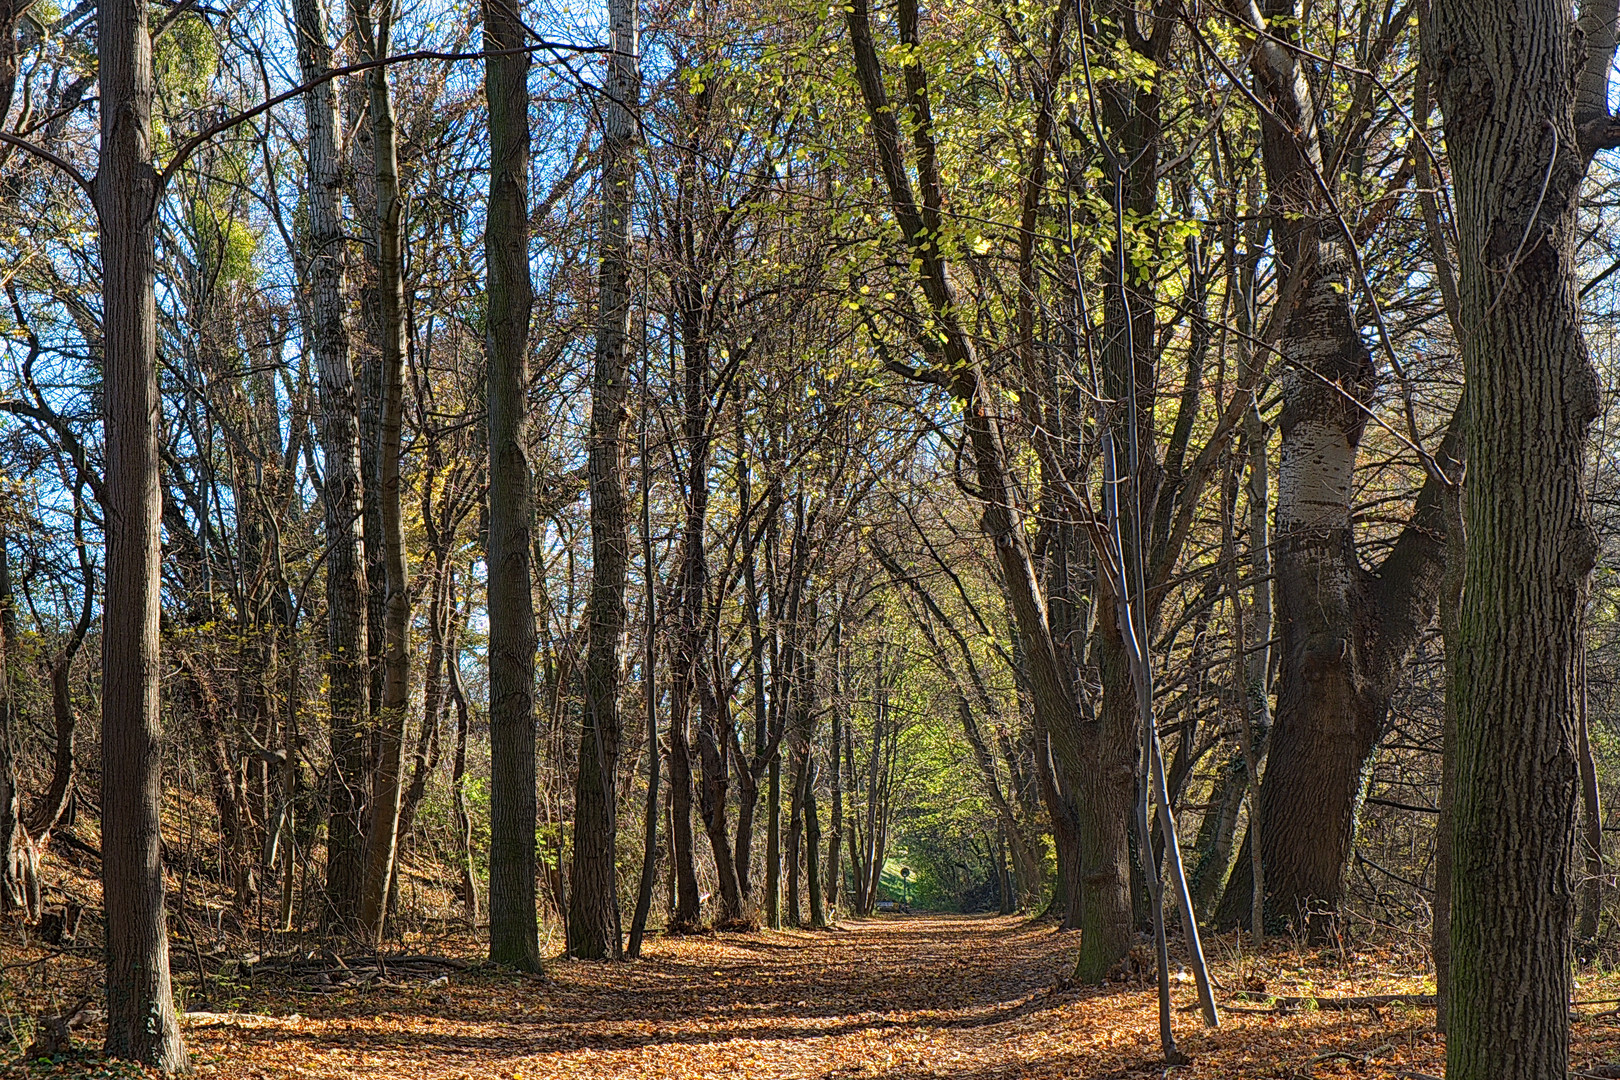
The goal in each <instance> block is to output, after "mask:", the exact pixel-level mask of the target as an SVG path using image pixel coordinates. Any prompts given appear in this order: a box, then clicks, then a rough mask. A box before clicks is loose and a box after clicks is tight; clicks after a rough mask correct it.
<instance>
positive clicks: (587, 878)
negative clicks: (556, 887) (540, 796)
mask: <svg viewBox="0 0 1620 1080" xmlns="http://www.w3.org/2000/svg"><path fill="white" fill-rule="evenodd" d="M636 24H637V4H636V0H611V2H610V3H609V4H608V34H609V39H610V41H611V44H612V46H613V52H612V54H611V56H610V57H609V60H608V71H607V78H606V80H605V83H604V87H605V90H606V93H605V94H604V95H603V98H602V105H601V109H602V181H601V199H602V214H601V222H600V236H599V240H598V243H599V253H600V254H599V258H600V262H599V264H598V271H597V324H596V358H595V365H594V367H593V369H592V376H591V428H590V443H589V466H590V492H591V567H592V569H591V593H590V600H589V602H588V610H587V616H586V617H587V621H588V623H589V628H588V631H587V634H588V641H587V645H586V658H585V710H584V726H583V729H582V730H581V732H580V743H579V776H578V781H577V783H576V785H575V788H574V867H573V894H572V896H571V897H570V900H569V913H568V949H569V952H571V953H572V954H573V955H575V956H579V957H585V958H589V959H601V958H604V957H612V958H614V959H618V958H619V956H620V953H621V950H622V946H621V943H620V937H619V888H618V873H617V867H616V860H615V854H614V853H615V840H616V834H617V829H618V822H617V817H618V815H617V812H616V810H617V802H618V800H617V794H616V783H617V777H618V767H619V737H620V731H619V728H620V721H619V674H620V664H619V647H620V643H621V639H622V638H623V637H624V620H625V599H624V593H625V583H626V581H627V579H628V575H629V565H630V532H629V521H628V519H627V516H626V503H625V492H624V459H625V452H624V422H625V412H626V408H625V400H626V395H627V385H628V384H627V376H626V370H627V365H626V352H627V345H628V338H629V331H630V218H631V213H632V211H633V209H634V205H635V148H636V126H635V113H634V110H635V109H636V106H637V101H638V99H639V96H640V93H641V66H640V56H639V49H640V44H639V41H638V30H637V25H636Z"/></svg>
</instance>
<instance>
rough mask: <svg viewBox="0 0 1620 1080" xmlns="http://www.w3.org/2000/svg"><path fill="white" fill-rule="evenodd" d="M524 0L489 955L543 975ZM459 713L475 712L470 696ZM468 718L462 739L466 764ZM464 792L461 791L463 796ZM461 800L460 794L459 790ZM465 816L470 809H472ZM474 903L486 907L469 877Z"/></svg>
mask: <svg viewBox="0 0 1620 1080" xmlns="http://www.w3.org/2000/svg"><path fill="white" fill-rule="evenodd" d="M524 42H525V37H524V26H523V16H522V7H521V5H520V3H519V0H486V3H485V5H484V46H485V48H487V49H489V50H490V51H491V52H492V53H502V54H503V55H492V56H488V57H486V58H485V60H484V92H485V97H486V98H487V100H488V103H489V137H490V183H489V190H490V196H489V209H488V212H487V221H486V224H485V229H484V261H485V265H486V268H487V273H488V275H489V328H488V331H487V334H486V337H485V353H486V356H487V359H488V374H487V378H488V389H487V398H488V409H489V532H488V535H489V539H488V548H487V550H486V552H485V559H486V562H487V564H488V566H489V741H490V798H489V818H490V821H489V832H490V850H489V958H490V960H491V961H493V962H494V963H497V964H504V965H507V966H510V967H514V968H517V969H519V970H521V971H539V970H540V940H539V931H538V924H539V913H538V911H537V909H536V906H535V884H534V879H535V854H534V850H535V816H536V796H535V730H534V678H535V673H534V654H535V625H534V595H533V588H534V586H533V583H532V581H531V570H530V562H529V560H530V558H531V553H532V549H533V545H532V536H531V529H532V523H531V521H530V518H531V516H532V514H533V496H532V493H531V490H530V471H529V456H528V454H529V446H528V415H529V410H528V388H529V360H528V356H529V347H528V342H529V314H530V310H531V309H532V307H533V304H534V289H533V285H532V284H531V283H530V279H529V209H528V207H529V56H528V54H527V53H525V52H510V51H507V50H514V49H521V48H522V47H523V44H524ZM454 662H455V661H452V663H454ZM453 685H454V686H455V689H456V690H457V691H458V700H457V702H456V708H457V710H458V714H459V711H460V710H463V709H464V708H465V705H464V704H463V702H462V701H461V700H460V698H459V690H460V684H459V680H458V681H457V682H456V683H454V684H453ZM465 724H466V721H465V718H464V717H462V718H461V720H460V725H461V728H460V730H458V732H457V757H458V760H461V759H462V758H463V754H462V750H461V747H462V745H463V743H464V739H465V733H464V729H465ZM458 792H459V789H458ZM458 798H460V796H459V794H458ZM463 813H465V811H463ZM467 877H468V880H467V883H466V884H467V906H468V910H469V912H476V910H477V902H476V899H475V890H474V888H473V882H472V881H471V873H470V867H469V872H468V874H467Z"/></svg>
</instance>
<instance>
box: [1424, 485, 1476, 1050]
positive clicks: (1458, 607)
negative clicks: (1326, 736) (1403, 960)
mask: <svg viewBox="0 0 1620 1080" xmlns="http://www.w3.org/2000/svg"><path fill="white" fill-rule="evenodd" d="M1461 481H1462V473H1461V470H1460V469H1459V470H1457V471H1456V472H1455V473H1454V474H1453V483H1452V486H1451V488H1450V489H1449V490H1447V491H1446V492H1445V496H1444V504H1445V510H1446V575H1445V580H1444V582H1442V584H1441V587H1440V638H1441V642H1442V644H1443V647H1444V649H1445V669H1444V677H1445V681H1446V685H1445V703H1444V705H1443V706H1442V713H1441V721H1440V724H1441V728H1440V805H1439V810H1440V814H1439V816H1438V817H1437V818H1436V819H1435V838H1434V931H1433V934H1432V935H1431V941H1432V944H1433V953H1434V988H1435V1014H1434V1027H1435V1030H1436V1031H1438V1032H1440V1033H1441V1034H1444V1033H1445V1031H1446V1020H1447V1017H1448V1016H1449V1015H1450V1009H1451V830H1452V813H1451V807H1452V802H1453V800H1454V798H1455V796H1456V790H1457V694H1458V687H1457V676H1458V674H1459V672H1460V670H1461V651H1462V638H1461V636H1460V632H1461V626H1460V624H1459V623H1458V618H1459V616H1460V615H1461V614H1462V593H1463V578H1464V575H1465V574H1466V572H1467V565H1468V547H1467V544H1466V542H1465V537H1466V535H1467V534H1466V533H1465V531H1464V526H1463V518H1462V513H1463V507H1462V488H1461V486H1460V484H1461Z"/></svg>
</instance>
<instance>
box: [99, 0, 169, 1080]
mask: <svg viewBox="0 0 1620 1080" xmlns="http://www.w3.org/2000/svg"><path fill="white" fill-rule="evenodd" d="M97 24H98V25H97V52H98V55H99V57H100V63H101V69H100V71H101V73H100V85H101V109H100V111H101V158H100V171H99V173H98V174H97V176H96V179H95V192H96V217H97V221H98V224H99V227H100V250H101V269H102V325H103V331H104V336H103V340H102V348H103V353H102V370H103V373H104V380H105V381H104V391H103V394H104V397H103V409H104V412H103V425H104V440H105V448H106V449H105V453H106V465H105V469H106V472H105V476H106V503H105V505H104V506H103V511H104V513H105V520H106V545H107V554H106V575H107V578H106V580H107V597H106V603H105V605H104V608H103V612H102V645H101V746H102V770H101V830H102V847H101V850H102V893H103V905H104V907H105V910H106V918H107V955H106V980H107V1040H106V1048H105V1049H106V1053H107V1055H108V1056H109V1057H115V1058H126V1059H130V1060H133V1061H137V1062H140V1063H141V1064H143V1065H146V1066H149V1067H151V1068H155V1069H157V1070H159V1071H161V1072H165V1073H170V1072H182V1071H186V1070H189V1069H190V1067H191V1061H190V1058H189V1056H188V1055H187V1053H186V1047H185V1044H184V1043H183V1042H182V1041H181V1038H180V1025H179V1022H178V1021H177V1019H176V1017H175V1011H174V994H173V992H172V990H171V988H170V983H169V932H168V921H167V917H166V915H165V912H164V907H163V894H164V888H163V858H162V851H161V848H162V824H161V819H160V811H161V809H162V805H163V751H162V739H163V728H162V723H161V718H160V716H159V714H158V675H159V671H160V662H159V658H158V619H159V612H160V592H159V586H160V576H159V546H160V530H159V516H160V510H161V497H160V494H159V488H158V484H159V463H158V434H159V427H160V424H161V420H162V413H161V408H162V406H161V403H160V401H159V398H158V379H157V306H156V299H155V296H154V276H155V270H154V264H155V252H154V242H155V235H154V228H155V224H156V220H157V201H158V196H159V191H158V177H157V174H156V172H155V171H154V170H153V167H152V159H153V155H152V39H151V35H150V33H149V31H148V26H147V6H146V5H145V4H144V3H142V2H140V0H103V2H102V3H101V5H100V7H99V9H98V16H97Z"/></svg>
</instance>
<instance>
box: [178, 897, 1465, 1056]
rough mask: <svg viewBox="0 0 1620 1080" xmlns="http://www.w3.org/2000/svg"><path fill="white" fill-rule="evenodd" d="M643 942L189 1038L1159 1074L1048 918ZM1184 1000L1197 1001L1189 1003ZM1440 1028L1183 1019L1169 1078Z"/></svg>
mask: <svg viewBox="0 0 1620 1080" xmlns="http://www.w3.org/2000/svg"><path fill="white" fill-rule="evenodd" d="M647 945H648V948H647V954H648V955H647V956H646V958H645V959H643V960H641V961H639V962H636V963H630V964H606V963H589V962H582V961H554V962H552V963H551V964H549V965H548V967H547V978H546V980H544V981H539V980H532V981H531V980H518V979H514V978H512V977H511V976H502V975H493V974H483V973H479V972H468V973H466V974H464V975H458V976H456V977H454V978H452V980H451V981H450V983H449V985H447V986H438V987H432V986H426V985H412V986H404V987H398V988H392V989H384V990H375V991H371V992H369V993H367V994H364V995H361V996H358V997H354V996H348V997H344V998H339V997H337V996H335V995H328V996H320V997H317V996H307V995H306V996H303V997H296V998H295V997H289V996H287V995H286V993H285V992H279V993H278V992H277V991H274V990H270V989H265V990H262V991H259V992H258V993H256V994H255V995H254V1000H251V1001H247V1002H244V1003H243V1004H244V1006H245V1007H246V1008H247V1009H253V1008H254V1007H255V1006H257V1007H259V1008H261V1009H267V1010H270V1011H279V1012H283V1013H290V1012H291V1011H292V1010H293V1009H299V1010H301V1012H300V1013H299V1014H296V1015H283V1016H263V1017H259V1016H248V1015H246V1014H245V1013H240V1012H239V1013H232V1014H227V1015H226V1016H220V1017H219V1018H218V1019H217V1020H198V1021H194V1022H192V1023H190V1024H188V1025H187V1039H188V1042H189V1043H190V1044H191V1046H192V1048H193V1053H194V1054H195V1055H196V1056H197V1058H198V1061H199V1064H200V1069H199V1071H200V1072H201V1073H202V1074H203V1075H205V1076H221V1077H233V1078H235V1077H243V1078H246V1077H255V1078H269V1077H274V1078H277V1080H280V1078H283V1077H289V1078H290V1077H384V1078H388V1080H405V1078H412V1077H434V1078H446V1080H448V1078H452V1077H467V1078H484V1077H499V1078H514V1080H516V1078H524V1080H539V1078H560V1077H590V1078H604V1080H607V1078H618V1077H627V1078H643V1077H660V1078H670V1080H677V1078H688V1077H709V1078H725V1080H749V1078H754V1077H761V1078H766V1077H768V1078H790V1077H791V1078H806V1080H810V1078H814V1080H855V1078H857V1077H862V1078H865V1077H875V1078H882V1080H901V1078H907V1080H909V1078H918V1080H991V1078H1004V1077H1007V1078H1010V1077H1050V1078H1058V1077H1064V1078H1072V1080H1124V1078H1126V1077H1149V1076H1152V1077H1159V1076H1163V1075H1165V1072H1164V1067H1163V1065H1162V1063H1161V1062H1160V1059H1159V1053H1158V1039H1157V1027H1156V1022H1157V1021H1156V1012H1155V997H1154V993H1153V990H1152V987H1151V986H1148V985H1144V984H1142V983H1132V984H1129V985H1122V986H1116V987H1110V988H1106V989H1102V990H1095V989H1079V988H1060V986H1059V982H1060V977H1061V974H1062V973H1063V972H1065V971H1067V970H1068V969H1069V966H1070V965H1071V964H1072V963H1073V959H1074V950H1075V948H1076V946H1077V945H1078V938H1077V936H1075V935H1073V934H1059V933H1057V932H1056V931H1055V930H1054V929H1053V928H1052V927H1051V926H1050V925H1049V924H1030V923H1028V922H1027V921H1026V920H1023V919H1020V918H1016V917H1011V918H984V917H961V916H958V917H950V916H894V917H880V918H875V919H850V920H845V921H843V923H842V924H841V925H840V927H839V928H838V929H836V930H830V931H825V932H809V931H785V932H761V933H758V934H721V935H714V936H704V937H694V938H678V939H666V938H652V939H649V941H648V942H647ZM1176 997H1177V1003H1178V1005H1184V1004H1190V1003H1191V1002H1192V1001H1193V1000H1194V999H1193V992H1192V987H1191V986H1190V985H1187V986H1179V987H1178V988H1177V992H1176ZM1432 1020H1433V1015H1432V1012H1430V1011H1427V1010H1424V1011H1421V1012H1420V1011H1417V1010H1411V1011H1410V1012H1407V1013H1401V1014H1400V1015H1387V1016H1384V1017H1378V1018H1373V1017H1370V1016H1368V1015H1365V1014H1357V1015H1347V1014H1343V1013H1300V1014H1295V1015H1293V1016H1287V1017H1279V1016H1273V1015H1267V1016H1259V1015H1239V1014H1232V1015H1230V1016H1228V1018H1227V1021H1226V1023H1224V1024H1223V1028H1222V1030H1221V1031H1219V1032H1214V1033H1208V1034H1206V1033H1205V1032H1203V1030H1202V1029H1201V1027H1200V1025H1199V1023H1198V1020H1197V1018H1196V1016H1195V1015H1194V1014H1193V1013H1191V1012H1180V1013H1178V1014H1177V1017H1176V1027H1177V1030H1178V1032H1179V1033H1180V1036H1181V1038H1182V1039H1183V1043H1184V1046H1185V1048H1186V1049H1187V1050H1189V1051H1191V1052H1193V1053H1194V1054H1195V1056H1196V1057H1197V1059H1198V1060H1197V1062H1196V1063H1195V1065H1194V1066H1193V1067H1191V1068H1190V1069H1177V1070H1174V1072H1173V1074H1172V1075H1174V1076H1175V1077H1178V1078H1186V1077H1210V1078H1216V1077H1219V1078H1229V1077H1243V1076H1268V1077H1271V1076H1277V1075H1279V1073H1278V1071H1277V1070H1278V1068H1279V1066H1281V1065H1282V1064H1283V1063H1284V1062H1287V1061H1294V1062H1298V1063H1300V1064H1302V1065H1305V1066H1306V1070H1305V1071H1304V1072H1303V1073H1301V1074H1299V1075H1305V1076H1313V1075H1314V1076H1317V1077H1327V1076H1335V1075H1340V1074H1339V1072H1338V1071H1337V1069H1336V1068H1334V1067H1333V1065H1334V1062H1331V1061H1329V1062H1323V1063H1320V1064H1317V1065H1316V1066H1315V1071H1314V1072H1312V1071H1311V1066H1310V1062H1311V1059H1312V1058H1313V1057H1316V1056H1318V1055H1321V1054H1324V1053H1330V1052H1332V1051H1336V1050H1338V1051H1343V1052H1344V1053H1346V1054H1349V1055H1352V1056H1354V1057H1357V1058H1360V1059H1361V1064H1360V1065H1359V1066H1358V1071H1357V1072H1355V1073H1350V1072H1346V1073H1343V1074H1342V1075H1346V1076H1349V1075H1357V1076H1361V1077H1366V1076H1390V1077H1393V1076H1396V1075H1398V1072H1399V1070H1400V1069H1403V1068H1419V1069H1423V1068H1424V1066H1428V1065H1431V1064H1432V1063H1433V1062H1434V1061H1435V1060H1436V1054H1437V1053H1439V1051H1438V1049H1437V1044H1435V1043H1434V1041H1433V1037H1432V1035H1430V1034H1429V1033H1428V1029H1429V1027H1430V1025H1431V1024H1432ZM1369 1051H1376V1053H1374V1054H1372V1055H1371V1056H1369ZM1347 1067H1348V1066H1347ZM1369 1067H1370V1068H1369ZM1385 1067H1387V1068H1388V1069H1389V1071H1388V1072H1385V1071H1383V1070H1384V1068H1385ZM1425 1071H1434V1070H1432V1069H1427V1070H1425ZM1281 1075H1290V1076H1292V1075H1295V1074H1294V1073H1284V1074H1281Z"/></svg>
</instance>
